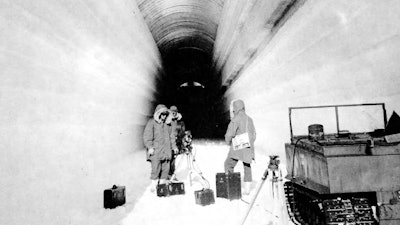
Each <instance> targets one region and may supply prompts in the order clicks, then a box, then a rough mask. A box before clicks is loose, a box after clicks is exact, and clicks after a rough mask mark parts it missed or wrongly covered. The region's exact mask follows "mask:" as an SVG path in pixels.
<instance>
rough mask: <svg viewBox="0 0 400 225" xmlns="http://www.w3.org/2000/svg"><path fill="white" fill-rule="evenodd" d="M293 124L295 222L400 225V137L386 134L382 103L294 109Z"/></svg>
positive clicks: (291, 203) (291, 205)
mask: <svg viewBox="0 0 400 225" xmlns="http://www.w3.org/2000/svg"><path fill="white" fill-rule="evenodd" d="M292 117H293V118H292ZM295 118H296V119H297V120H294V119H295ZM289 122H290V133H291V140H290V143H286V144H285V152H286V165H287V172H288V175H287V177H286V178H287V179H288V180H289V181H287V182H286V183H285V185H284V188H285V196H286V203H287V208H288V212H289V215H290V217H291V219H292V221H293V222H294V223H295V224H309V225H340V224H343V225H344V224H347V225H350V224H351V225H378V224H379V225H400V138H399V136H400V135H399V134H390V135H389V134H388V133H387V130H386V128H387V125H388V124H387V117H386V109H385V105H384V104H383V103H377V104H356V105H329V106H311V107H291V108H289ZM390 122H391V121H390V120H389V123H390ZM307 129H308V134H307ZM363 129H364V130H363ZM365 130H366V131H365ZM326 131H328V132H326ZM298 133H302V134H298Z"/></svg>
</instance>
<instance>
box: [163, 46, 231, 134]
mask: <svg viewBox="0 0 400 225" xmlns="http://www.w3.org/2000/svg"><path fill="white" fill-rule="evenodd" d="M162 63H163V71H162V72H160V73H161V74H160V76H159V79H158V80H157V81H156V88H157V92H158V93H157V96H156V104H158V103H162V104H165V105H167V106H168V107H169V106H171V105H176V106H177V107H178V109H179V112H180V113H181V114H182V116H183V121H184V122H185V125H186V129H187V130H191V131H192V134H193V137H195V138H206V139H221V138H223V136H224V134H225V131H226V127H227V124H228V122H229V113H228V112H226V108H227V107H226V103H225V100H224V92H223V87H222V82H221V76H220V74H219V73H218V72H217V71H216V70H215V69H214V67H213V61H212V55H211V54H210V53H208V52H206V51H203V50H202V49H200V48H196V47H185V46H183V47H179V48H175V49H169V51H168V52H162Z"/></svg>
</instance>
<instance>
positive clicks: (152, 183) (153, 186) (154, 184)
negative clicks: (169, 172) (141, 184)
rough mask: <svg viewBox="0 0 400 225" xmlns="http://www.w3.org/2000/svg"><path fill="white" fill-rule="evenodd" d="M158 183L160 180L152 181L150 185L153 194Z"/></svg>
mask: <svg viewBox="0 0 400 225" xmlns="http://www.w3.org/2000/svg"><path fill="white" fill-rule="evenodd" d="M157 183H158V180H151V184H150V191H151V192H154V191H155V190H156V188H157Z"/></svg>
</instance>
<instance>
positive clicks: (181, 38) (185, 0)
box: [137, 0, 224, 55]
mask: <svg viewBox="0 0 400 225" xmlns="http://www.w3.org/2000/svg"><path fill="white" fill-rule="evenodd" d="M137 2H138V6H139V9H140V11H141V12H142V14H143V17H144V19H145V21H146V23H147V25H148V27H149V29H150V32H151V33H152V35H153V37H154V40H155V41H156V43H157V46H158V48H159V50H160V52H161V54H162V55H165V54H168V53H169V52H170V51H171V50H176V49H179V48H195V49H198V50H200V51H204V52H205V53H207V54H210V55H212V51H213V46H214V41H215V37H216V33H217V27H218V23H219V19H220V15H221V13H222V8H223V4H224V0H138V1H137Z"/></svg>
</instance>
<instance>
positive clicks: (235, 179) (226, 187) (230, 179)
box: [215, 173, 242, 200]
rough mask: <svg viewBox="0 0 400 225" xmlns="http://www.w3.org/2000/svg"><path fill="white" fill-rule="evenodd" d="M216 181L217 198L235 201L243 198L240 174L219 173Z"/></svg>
mask: <svg viewBox="0 0 400 225" xmlns="http://www.w3.org/2000/svg"><path fill="white" fill-rule="evenodd" d="M215 180H216V187H217V198H218V197H220V198H227V199H229V200H234V199H240V198H241V197H242V189H241V180H240V173H217V175H216V179H215Z"/></svg>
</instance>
